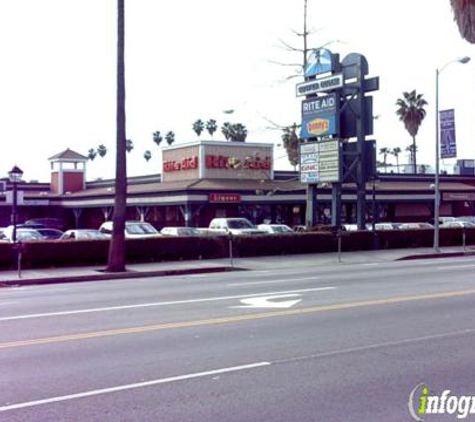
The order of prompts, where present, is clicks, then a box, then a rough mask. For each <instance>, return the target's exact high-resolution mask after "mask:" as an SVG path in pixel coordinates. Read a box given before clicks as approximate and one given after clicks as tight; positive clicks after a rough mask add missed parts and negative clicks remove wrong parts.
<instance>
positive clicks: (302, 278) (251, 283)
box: [228, 277, 320, 287]
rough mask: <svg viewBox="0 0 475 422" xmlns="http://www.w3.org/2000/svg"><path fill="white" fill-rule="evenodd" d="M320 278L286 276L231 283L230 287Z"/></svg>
mask: <svg viewBox="0 0 475 422" xmlns="http://www.w3.org/2000/svg"><path fill="white" fill-rule="evenodd" d="M319 278H320V277H301V278H286V279H284V280H268V281H250V282H246V283H229V284H228V287H240V286H258V285H260V284H277V283H287V282H289V281H304V280H318V279H319Z"/></svg>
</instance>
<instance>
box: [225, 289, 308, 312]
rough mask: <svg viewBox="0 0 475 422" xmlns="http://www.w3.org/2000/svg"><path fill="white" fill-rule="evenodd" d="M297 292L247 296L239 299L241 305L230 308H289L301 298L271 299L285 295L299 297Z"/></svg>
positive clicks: (281, 297) (284, 296)
mask: <svg viewBox="0 0 475 422" xmlns="http://www.w3.org/2000/svg"><path fill="white" fill-rule="evenodd" d="M301 296H302V295H301V294H299V293H292V294H287V295H275V296H264V297H249V298H246V299H241V300H240V302H241V303H243V304H244V305H241V306H231V308H282V309H284V308H291V307H292V306H294V305H296V304H297V303H299V302H301V301H302V299H296V300H285V301H278V302H273V300H278V299H283V298H286V297H301Z"/></svg>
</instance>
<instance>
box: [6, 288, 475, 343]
mask: <svg viewBox="0 0 475 422" xmlns="http://www.w3.org/2000/svg"><path fill="white" fill-rule="evenodd" d="M473 294H475V289H470V290H459V291H449V292H441V293H428V294H422V295H414V296H400V297H394V298H389V299H376V300H364V301H358V302H348V303H337V304H333V305H321V306H312V307H308V308H296V309H286V310H279V311H272V312H264V313H258V314H245V315H234V316H229V317H221V318H210V319H200V320H195V321H181V322H171V323H166V324H156V325H145V326H139V327H130V328H117V329H114V330H103V331H94V332H90V333H79V334H68V335H63V336H55V337H45V338H38V339H30V340H19V341H11V342H5V343H0V349H11V348H15V347H26V346H35V345H40V344H49V343H61V342H66V341H75V340H87V339H95V338H103V337H112V336H119V335H127V334H142V333H149V332H155V331H164V330H172V329H178V328H192V327H204V326H207V325H218V324H228V323H232V322H241V321H253V320H259V319H266V318H277V317H283V316H294V315H305V314H312V313H317V312H327V311H337V310H345V309H352V308H362V307H368V306H381V305H392V304H399V303H404V302H413V301H420V300H431V299H445V298H451V297H460V296H467V295H473Z"/></svg>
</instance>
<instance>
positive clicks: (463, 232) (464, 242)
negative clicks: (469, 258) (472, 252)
mask: <svg viewBox="0 0 475 422" xmlns="http://www.w3.org/2000/svg"><path fill="white" fill-rule="evenodd" d="M466 236H467V232H466V231H465V226H464V227H462V246H463V253H465V244H466V238H467V237H466Z"/></svg>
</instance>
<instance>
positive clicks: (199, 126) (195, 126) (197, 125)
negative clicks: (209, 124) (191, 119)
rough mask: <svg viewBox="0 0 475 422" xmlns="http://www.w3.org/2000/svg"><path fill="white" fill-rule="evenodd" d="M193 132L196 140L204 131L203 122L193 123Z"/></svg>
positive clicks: (199, 120)
mask: <svg viewBox="0 0 475 422" xmlns="http://www.w3.org/2000/svg"><path fill="white" fill-rule="evenodd" d="M193 130H194V131H195V133H196V134H197V135H198V138H199V137H200V135H201V132H203V130H205V124H204V123H203V120H201V119H198V120H197V121H196V122H195V123H193Z"/></svg>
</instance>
